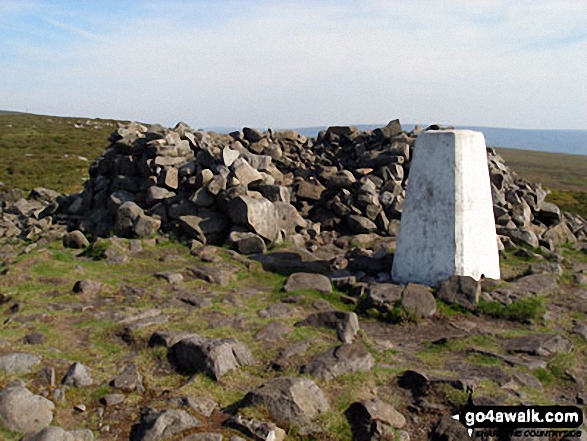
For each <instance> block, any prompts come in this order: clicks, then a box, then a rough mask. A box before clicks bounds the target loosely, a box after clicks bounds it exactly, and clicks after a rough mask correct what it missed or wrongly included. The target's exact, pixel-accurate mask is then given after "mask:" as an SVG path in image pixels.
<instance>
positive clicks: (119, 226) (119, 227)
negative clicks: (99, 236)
mask: <svg viewBox="0 0 587 441" xmlns="http://www.w3.org/2000/svg"><path fill="white" fill-rule="evenodd" d="M142 215H144V212H143V209H142V208H141V207H139V206H138V205H137V204H136V203H134V202H132V201H128V202H124V203H123V204H121V205H120V206H119V207H118V209H117V210H116V222H115V224H114V231H115V232H116V234H118V235H119V236H122V237H130V236H131V235H132V233H133V228H134V225H135V221H136V220H137V219H138V218H139V217H140V216H142Z"/></svg>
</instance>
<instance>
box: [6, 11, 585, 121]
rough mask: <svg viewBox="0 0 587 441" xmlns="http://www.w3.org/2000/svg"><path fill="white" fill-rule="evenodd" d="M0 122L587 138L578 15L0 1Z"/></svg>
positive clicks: (582, 22)
mask: <svg viewBox="0 0 587 441" xmlns="http://www.w3.org/2000/svg"><path fill="white" fill-rule="evenodd" d="M0 109H9V110H20V111H26V110H28V111H30V112H34V113H44V114H54V115H74V116H86V117H103V118H120V119H133V120H140V121H145V122H160V123H163V124H166V125H173V124H175V123H176V122H177V121H179V120H183V121H186V122H188V123H189V124H190V125H192V126H194V127H210V126H244V125H249V126H256V127H261V128H263V127H301V126H313V125H331V124H349V123H354V124H361V123H384V122H387V121H389V120H390V119H394V118H400V119H401V120H402V121H405V122H422V123H431V122H441V123H446V124H462V125H485V126H501V127H517V128H545V129H587V2H584V1H580V0H577V1H571V0H564V1H563V0H559V1H557V0H551V1H543V0H534V1H526V0H518V1H516V2H512V1H505V0H504V1H500V0H476V1H475V2H469V1H456V0H453V1H443V2H438V1H431V0H363V1H358V0H355V1H351V0H346V1H334V0H322V1H321V0H313V1H307V0H299V1H282V0H273V1H269V0H266V1H261V0H254V1H244V0H241V1H236V0H196V1H120V0H119V1H110V0H103V1H65V0H54V1H51V0H48V1H38V0H28V1H27V0H22V1H16V0H0Z"/></svg>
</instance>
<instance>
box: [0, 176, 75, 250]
mask: <svg viewBox="0 0 587 441" xmlns="http://www.w3.org/2000/svg"><path fill="white" fill-rule="evenodd" d="M65 201H66V197H65V196H63V195H62V194H60V193H58V192H56V191H54V190H49V189H47V188H42V187H39V188H35V189H34V190H32V191H31V192H30V193H29V195H28V196H27V197H25V195H24V193H23V192H22V191H21V190H19V189H13V190H9V191H6V192H3V193H0V238H8V239H11V238H18V239H24V240H30V241H33V240H36V239H38V238H39V237H41V236H48V235H54V236H55V237H61V235H62V234H63V232H64V229H63V226H61V225H60V224H59V223H57V222H55V221H56V213H57V212H58V210H59V207H60V204H62V203H64V202H65Z"/></svg>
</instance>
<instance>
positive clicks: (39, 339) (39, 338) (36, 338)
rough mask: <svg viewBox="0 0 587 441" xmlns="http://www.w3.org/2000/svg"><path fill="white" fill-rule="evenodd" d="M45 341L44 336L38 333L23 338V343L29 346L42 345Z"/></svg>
mask: <svg viewBox="0 0 587 441" xmlns="http://www.w3.org/2000/svg"><path fill="white" fill-rule="evenodd" d="M46 341H47V338H46V337H45V334H42V333H40V332H31V333H30V334H27V335H25V336H24V342H25V343H26V344H29V345H42V344H45V342H46Z"/></svg>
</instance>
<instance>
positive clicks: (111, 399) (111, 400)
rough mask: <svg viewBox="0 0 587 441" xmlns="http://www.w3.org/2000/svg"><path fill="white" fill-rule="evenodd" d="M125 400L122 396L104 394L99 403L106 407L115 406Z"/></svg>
mask: <svg viewBox="0 0 587 441" xmlns="http://www.w3.org/2000/svg"><path fill="white" fill-rule="evenodd" d="M125 399H126V396H125V395H124V394H106V395H104V396H103V397H102V398H100V403H102V404H103V405H104V406H106V407H112V406H116V405H117V404H120V403H122V402H123V401H124V400H125Z"/></svg>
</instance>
